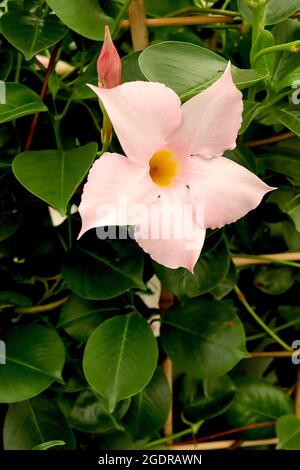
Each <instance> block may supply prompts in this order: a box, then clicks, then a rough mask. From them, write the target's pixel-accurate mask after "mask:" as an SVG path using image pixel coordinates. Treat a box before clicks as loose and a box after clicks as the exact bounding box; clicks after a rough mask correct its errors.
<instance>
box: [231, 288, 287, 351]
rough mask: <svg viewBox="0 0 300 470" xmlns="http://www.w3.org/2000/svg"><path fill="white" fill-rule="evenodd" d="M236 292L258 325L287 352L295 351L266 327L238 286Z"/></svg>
mask: <svg viewBox="0 0 300 470" xmlns="http://www.w3.org/2000/svg"><path fill="white" fill-rule="evenodd" d="M234 291H235V293H236V295H237V297H238V299H239V301H240V302H241V303H242V304H243V305H244V307H245V309H246V310H247V312H248V313H250V315H251V316H252V318H253V319H254V320H255V321H256V323H258V324H259V325H260V326H261V327H262V328H263V330H265V331H266V332H267V333H268V334H269V335H270V336H271V337H272V338H273V339H274V340H275V341H276V342H277V343H278V344H280V345H281V346H282V347H283V349H285V350H286V351H293V349H292V348H291V347H290V346H289V345H288V344H286V343H285V341H283V340H282V339H281V338H279V336H278V335H277V334H276V333H275V332H274V331H273V330H272V329H271V328H269V327H268V325H266V324H265V322H264V321H263V320H262V319H261V318H260V317H259V316H258V315H257V313H256V312H255V311H254V310H253V308H252V307H251V305H250V304H249V303H248V302H247V299H246V297H245V296H244V294H243V292H242V291H241V290H240V288H239V287H238V286H235V287H234Z"/></svg>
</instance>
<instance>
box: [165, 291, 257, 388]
mask: <svg viewBox="0 0 300 470" xmlns="http://www.w3.org/2000/svg"><path fill="white" fill-rule="evenodd" d="M161 341H162V345H163V348H164V350H165V351H166V353H167V355H168V356H169V357H170V358H171V359H172V361H173V362H174V365H175V367H176V369H178V370H179V371H182V372H185V373H187V374H190V375H192V376H193V377H197V378H203V379H204V378H205V379H212V378H215V377H219V376H221V375H223V374H225V373H226V372H228V371H229V370H231V369H232V368H233V367H234V366H235V365H236V364H237V363H238V362H239V361H240V360H241V359H242V358H244V357H247V356H248V354H247V351H246V347H245V333H244V329H243V325H242V323H241V322H240V320H239V318H238V316H237V315H236V313H235V311H234V309H233V307H232V306H231V305H230V304H228V303H227V302H218V301H217V300H208V299H202V298H198V299H191V300H189V301H187V302H186V303H184V304H183V305H180V304H178V305H174V306H172V307H171V308H169V309H168V310H167V312H166V313H165V314H164V316H163V318H162V325H161Z"/></svg>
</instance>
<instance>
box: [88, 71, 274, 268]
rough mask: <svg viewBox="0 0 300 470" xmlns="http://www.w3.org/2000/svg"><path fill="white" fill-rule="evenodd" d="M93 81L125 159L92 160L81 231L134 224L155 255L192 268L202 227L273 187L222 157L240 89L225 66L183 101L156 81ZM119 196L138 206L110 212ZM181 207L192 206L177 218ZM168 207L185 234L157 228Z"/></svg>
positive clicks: (235, 120) (237, 113) (238, 118)
mask: <svg viewBox="0 0 300 470" xmlns="http://www.w3.org/2000/svg"><path fill="white" fill-rule="evenodd" d="M90 87H91V89H92V90H94V92H95V93H96V94H97V95H98V97H99V98H100V100H101V101H102V103H103V105H104V107H105V109H106V111H107V113H108V115H109V117H110V119H111V121H112V124H113V126H114V129H115V132H116V134H117V136H118V139H119V141H120V144H121V145H122V148H123V150H124V152H125V154H126V155H127V157H128V158H126V157H124V156H122V155H119V154H116V153H104V155H103V156H102V157H101V158H100V159H99V160H97V161H96V162H95V163H94V165H93V167H92V168H91V170H90V173H89V176H88V181H87V183H86V185H85V187H84V191H83V195H82V200H81V204H80V206H79V212H80V215H81V218H82V230H81V232H80V236H81V235H82V234H83V233H84V232H86V231H87V230H89V229H91V228H94V227H100V226H106V225H134V226H135V239H136V241H137V243H138V244H139V245H140V246H141V248H142V249H143V250H144V251H145V252H147V253H149V254H150V256H151V257H152V258H153V259H154V260H155V261H157V262H158V263H160V264H163V265H165V266H167V267H169V268H178V267H184V268H187V269H189V270H190V271H193V268H194V266H195V264H196V262H197V260H198V257H199V255H200V252H201V249H202V246H203V243H204V238H205V230H206V229H207V228H218V227H222V226H223V225H225V224H228V223H231V222H235V221H236V220H237V219H239V218H240V217H243V216H244V215H245V214H247V212H249V211H250V210H252V209H254V208H255V207H257V206H258V204H259V203H260V202H261V200H262V198H263V196H264V195H265V194H266V193H267V192H269V191H271V190H272V189H273V188H271V187H269V186H268V185H266V184H265V183H264V182H263V181H262V180H260V179H259V178H258V177H257V176H256V175H254V174H253V173H251V172H250V171H248V170H247V169H246V168H244V167H243V166H240V165H238V164H237V163H235V162H233V161H231V160H229V159H228V158H225V157H223V156H222V154H223V152H224V151H225V150H232V149H234V148H235V146H236V138H237V133H238V130H239V128H240V125H241V122H242V109H243V104H242V94H241V92H240V91H239V90H238V89H237V88H236V87H235V85H234V83H233V81H232V76H231V69H230V64H228V67H227V68H226V70H225V72H224V74H223V75H222V76H221V78H219V79H218V80H217V81H216V82H215V83H213V84H212V85H211V86H210V87H209V88H207V89H206V90H204V91H202V92H201V93H199V94H198V95H196V96H194V97H193V98H192V99H190V100H189V101H187V102H186V103H184V104H183V105H182V106H181V103H180V100H179V98H178V96H177V95H176V94H175V93H174V92H173V91H172V90H171V89H170V88H167V87H166V86H165V85H163V84H161V83H149V82H142V81H136V82H130V83H124V84H122V85H120V86H118V87H116V88H112V89H110V90H107V89H103V88H97V87H95V86H93V85H90ZM120 200H122V201H124V200H126V204H127V207H129V208H132V207H135V208H136V207H137V206H139V205H140V204H141V203H143V206H142V207H143V210H127V211H120V210H119V211H118V210H115V209H117V208H119V209H120V207H121V206H120ZM174 207H175V208H176V209H175V212H174ZM185 207H188V208H192V210H189V211H188V212H187V211H186V213H185V215H184V217H182V213H184V208H185ZM198 207H200V211H198V210H196V209H197V208H198ZM104 208H106V209H105V210H104ZM152 208H155V210H153V211H152ZM180 209H183V210H182V211H181V210H180ZM171 213H172V214H173V216H174V217H173V219H174V220H173V219H172V223H173V224H174V225H175V226H174V229H175V231H177V232H178V233H182V226H183V224H184V233H183V234H182V236H179V237H178V236H177V237H176V236H174V237H166V236H165V234H163V233H162V230H161V229H160V228H158V230H156V229H157V227H158V225H159V224H160V223H161V222H162V221H164V220H166V219H168V217H169V216H171V215H172V214H171ZM153 229H154V230H153ZM153 231H154V232H155V233H154V234H153ZM145 234H146V235H145Z"/></svg>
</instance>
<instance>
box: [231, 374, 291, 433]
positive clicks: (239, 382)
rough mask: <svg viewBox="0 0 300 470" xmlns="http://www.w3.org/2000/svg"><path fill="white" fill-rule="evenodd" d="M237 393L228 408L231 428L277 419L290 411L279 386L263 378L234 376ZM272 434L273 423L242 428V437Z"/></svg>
mask: <svg viewBox="0 0 300 470" xmlns="http://www.w3.org/2000/svg"><path fill="white" fill-rule="evenodd" d="M234 382H235V385H236V387H237V391H236V395H235V398H234V400H233V403H232V405H231V407H230V408H229V410H228V411H227V420H228V422H229V425H230V426H232V427H233V428H235V427H240V426H247V425H250V424H256V423H262V422H265V421H276V419H277V418H279V417H280V416H283V415H286V414H291V413H292V401H291V399H290V397H289V396H288V395H287V394H285V393H283V392H282V390H280V388H278V387H276V386H275V385H272V384H271V383H269V382H267V381H266V380H263V379H255V378H250V377H241V378H238V379H236V380H235V381H234ZM273 435H274V427H273V426H272V425H270V426H266V427H262V428H256V429H249V430H247V431H243V437H247V438H250V439H260V438H265V437H271V436H273Z"/></svg>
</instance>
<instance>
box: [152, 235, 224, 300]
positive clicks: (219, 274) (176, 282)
mask: <svg viewBox="0 0 300 470" xmlns="http://www.w3.org/2000/svg"><path fill="white" fill-rule="evenodd" d="M229 264H230V257H229V252H228V248H227V245H226V242H225V241H224V238H223V237H222V233H221V232H219V233H218V232H217V233H215V234H213V235H211V237H209V238H208V239H207V240H206V242H205V245H204V249H203V252H202V253H201V254H200V257H199V260H198V261H197V264H196V266H195V269H194V274H192V273H191V272H190V271H188V270H187V269H184V268H179V269H169V268H166V267H164V266H162V265H160V264H157V263H155V265H154V269H155V272H156V274H157V276H158V278H159V279H160V281H161V282H162V283H163V284H164V285H165V286H166V287H167V288H168V289H170V291H171V292H173V293H174V294H175V295H176V296H177V297H179V298H182V299H183V298H186V297H197V296H198V295H201V294H204V293H205V292H209V291H210V290H211V289H213V288H214V287H215V286H216V285H217V284H218V283H219V282H220V281H221V280H222V279H223V278H224V277H225V275H226V274H227V272H228V269H229ZM212 266H213V267H214V269H212Z"/></svg>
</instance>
